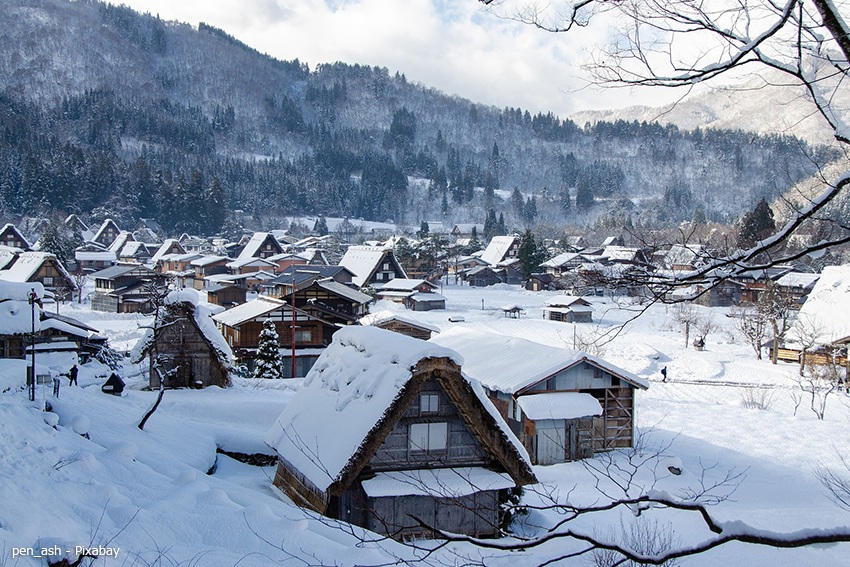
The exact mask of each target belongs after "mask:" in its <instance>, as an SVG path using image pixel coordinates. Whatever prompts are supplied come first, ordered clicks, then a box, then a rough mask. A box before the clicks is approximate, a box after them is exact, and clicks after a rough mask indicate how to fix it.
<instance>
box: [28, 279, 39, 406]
mask: <svg viewBox="0 0 850 567" xmlns="http://www.w3.org/2000/svg"><path fill="white" fill-rule="evenodd" d="M37 302H38V294H36V293H35V288H32V289H30V292H29V304H30V309H31V311H32V332H31V333H30V349H32V365H31V367H32V374H31V377H32V380H31V383H30V401H31V402H34V401H35V377H36V374H35V305H36V303H37Z"/></svg>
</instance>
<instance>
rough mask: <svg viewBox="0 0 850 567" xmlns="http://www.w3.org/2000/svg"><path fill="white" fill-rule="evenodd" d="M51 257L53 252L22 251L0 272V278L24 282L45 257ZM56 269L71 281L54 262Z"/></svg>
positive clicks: (68, 275) (63, 269)
mask: <svg viewBox="0 0 850 567" xmlns="http://www.w3.org/2000/svg"><path fill="white" fill-rule="evenodd" d="M53 257H54V256H53V254H51V253H49V252H24V253H22V254H21V255H20V256H18V259H17V260H16V261H15V263H14V264H12V267H11V268H9V269H8V270H3V271H2V272H0V279H4V280H7V281H10V282H25V281H27V280H29V279H30V278H31V277H32V276H33V275H35V273H36V272H37V271H38V269H39V268H40V267H41V265H42V264H43V263H44V261H45V260H46V259H47V258H53ZM56 269H57V270H59V273H60V274H62V275H63V276H64V277H65V278H66V280H68V281H73V280H72V279H71V275H70V274H69V273H68V272H67V271H66V270H65V268H64V267H63V266H62V264H60V263H59V262H56Z"/></svg>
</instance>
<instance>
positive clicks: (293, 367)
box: [289, 264, 295, 378]
mask: <svg viewBox="0 0 850 567" xmlns="http://www.w3.org/2000/svg"><path fill="white" fill-rule="evenodd" d="M290 269H291V270H292V294H291V296H290V297H291V303H292V306H291V307H292V311H291V315H290V321H291V327H290V330H289V331H290V338H291V339H292V340H291V341H290V342H291V343H292V354H291V361H292V363H291V364H292V375H291V378H295V265H294V264H293V265H292V266H291V267H290Z"/></svg>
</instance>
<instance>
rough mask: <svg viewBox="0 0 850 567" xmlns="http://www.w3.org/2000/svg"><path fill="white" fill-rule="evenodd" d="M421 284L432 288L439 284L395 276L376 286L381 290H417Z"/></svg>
mask: <svg viewBox="0 0 850 567" xmlns="http://www.w3.org/2000/svg"><path fill="white" fill-rule="evenodd" d="M421 285H426V286H428V287H430V288H431V289H437V286H435V285H434V284H432V283H431V282H429V281H427V280H415V279H410V278H395V279H392V280H390V281H388V282H384V283H382V284H379V285H376V286H375V288H376V289H378V290H379V291H390V290H392V291H415V290H416V288H418V287H419V286H421Z"/></svg>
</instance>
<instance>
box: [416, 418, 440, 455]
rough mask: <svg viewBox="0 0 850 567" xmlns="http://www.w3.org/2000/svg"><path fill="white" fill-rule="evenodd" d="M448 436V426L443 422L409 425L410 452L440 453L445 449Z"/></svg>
mask: <svg viewBox="0 0 850 567" xmlns="http://www.w3.org/2000/svg"><path fill="white" fill-rule="evenodd" d="M448 434H449V424H448V423H446V422H445V421H441V422H437V423H411V424H410V450H411V451H442V450H445V448H446V441H447V439H448V436H449V435H448Z"/></svg>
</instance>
